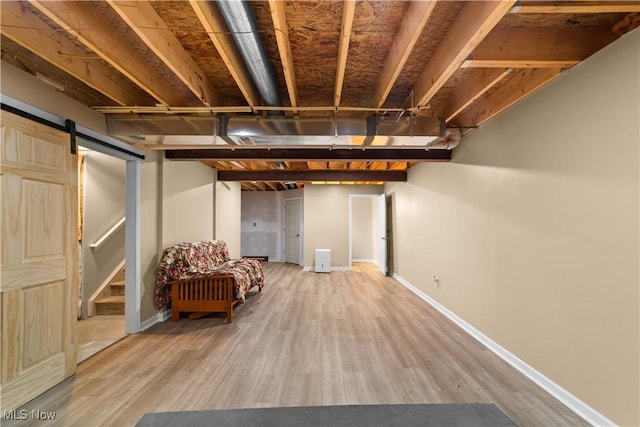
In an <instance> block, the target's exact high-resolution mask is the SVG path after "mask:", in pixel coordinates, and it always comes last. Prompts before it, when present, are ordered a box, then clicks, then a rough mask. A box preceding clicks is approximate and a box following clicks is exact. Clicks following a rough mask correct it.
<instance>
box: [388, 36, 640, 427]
mask: <svg viewBox="0 0 640 427" xmlns="http://www.w3.org/2000/svg"><path fill="white" fill-rule="evenodd" d="M638 46H640V30H635V31H634V32H633V33H631V34H628V35H627V36H625V37H624V38H623V39H621V40H619V41H617V42H615V43H614V44H612V45H610V46H609V47H607V48H605V49H604V50H602V51H601V52H599V53H596V54H595V55H594V56H592V57H591V58H589V59H587V60H586V61H585V62H584V63H582V64H580V65H578V66H576V67H575V68H574V69H572V70H571V71H569V72H567V73H565V74H564V75H562V76H560V77H558V78H557V79H556V80H554V81H553V82H551V83H550V84H548V85H546V86H545V87H543V88H542V89H541V90H540V91H539V92H536V93H535V94H533V95H531V96H529V97H528V98H526V99H525V100H523V101H522V102H520V103H518V104H516V105H515V106H514V107H512V108H511V109H509V110H507V111H506V112H504V113H503V114H501V115H500V116H499V117H497V118H496V119H494V120H492V121H490V122H489V123H487V124H486V125H484V126H482V127H481V128H479V129H477V130H475V131H473V132H471V133H470V134H469V135H468V136H466V137H464V138H463V141H462V143H461V145H460V146H459V147H458V148H457V149H456V151H455V153H454V156H453V161H452V162H451V163H449V164H444V163H440V164H436V163H430V164H420V165H418V166H416V167H413V168H411V169H410V170H409V180H408V182H407V183H404V184H389V185H387V186H386V187H385V188H386V191H387V192H390V193H392V196H393V200H394V206H393V217H394V221H393V227H394V242H395V243H394V251H395V254H394V255H395V265H394V267H395V272H396V273H397V274H398V275H399V276H401V277H402V278H403V279H405V280H407V281H408V282H410V283H411V284H413V285H414V286H416V287H417V288H419V289H420V290H421V291H423V292H425V293H426V294H427V295H429V296H430V297H432V298H434V299H435V300H436V301H438V302H439V303H440V304H442V305H444V306H445V307H446V308H448V309H449V310H451V311H453V312H454V313H455V314H456V315H458V316H459V317H461V318H462V319H463V320H465V321H466V322H468V323H469V324H471V325H472V326H474V327H475V328H476V329H478V330H480V331H481V332H482V333H484V334H485V335H487V336H489V337H490V338H491V339H493V340H494V341H496V342H497V343H498V344H500V345H501V346H503V347H504V348H506V349H507V350H508V351H510V352H512V353H513V354H514V355H516V356H517V357H519V358H520V359H522V360H524V361H525V362H526V363H528V364H529V365H530V366H532V367H533V368H535V369H536V370H538V371H539V372H541V373H542V374H543V375H545V376H546V377H547V378H550V379H551V380H552V381H554V382H555V383H557V384H558V385H560V386H561V387H563V388H564V389H566V390H568V391H569V392H570V393H572V394H573V395H574V396H576V397H577V398H578V399H581V400H582V401H583V402H585V403H586V404H587V405H589V406H591V407H592V408H594V409H595V410H596V411H599V412H600V413H601V414H602V415H604V416H605V417H608V418H609V419H611V420H613V421H614V422H616V423H619V424H621V425H639V424H640V408H639V405H640V394H639V393H640V351H639V347H640V318H639V312H640V307H639V306H640V304H639V302H640V301H639V300H640V295H639V294H640V293H639V288H640V286H639V283H640V277H639V269H638V265H639V260H640V250H639V242H640V239H639V238H640V228H639V218H640V210H639V202H640V185H639V174H640V168H639V163H640V160H639V155H640V151H639V147H640V124H639V121H640V106H639V104H640V83H639V80H640V79H639V77H638V76H640V49H638ZM433 275H437V276H439V278H440V287H435V286H434V285H433V283H432V282H431V279H430V278H431V277H432V276H433Z"/></svg>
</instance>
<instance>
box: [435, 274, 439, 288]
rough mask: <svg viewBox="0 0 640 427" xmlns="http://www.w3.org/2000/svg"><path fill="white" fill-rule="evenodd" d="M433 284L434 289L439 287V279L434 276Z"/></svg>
mask: <svg viewBox="0 0 640 427" xmlns="http://www.w3.org/2000/svg"><path fill="white" fill-rule="evenodd" d="M433 284H434V285H435V287H436V288H439V287H440V279H439V278H438V276H436V275H435V274H434V275H433Z"/></svg>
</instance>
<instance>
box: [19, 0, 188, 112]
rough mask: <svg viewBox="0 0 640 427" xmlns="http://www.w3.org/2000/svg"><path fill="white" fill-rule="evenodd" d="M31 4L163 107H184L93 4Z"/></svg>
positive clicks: (65, 2) (181, 101)
mask: <svg viewBox="0 0 640 427" xmlns="http://www.w3.org/2000/svg"><path fill="white" fill-rule="evenodd" d="M31 4H32V5H33V6H34V7H35V8H37V9H38V10H39V11H40V12H42V13H43V14H44V15H45V16H47V18H49V19H51V20H52V21H54V22H55V23H56V24H57V25H59V26H60V27H62V28H63V29H64V30H65V31H67V32H68V33H69V34H71V35H73V36H74V37H75V38H77V39H78V41H79V42H80V43H82V44H83V45H85V46H86V47H88V48H89V49H91V50H92V51H94V52H95V53H96V54H98V55H99V56H100V57H101V58H102V59H104V60H105V61H106V62H108V63H109V65H111V66H112V67H114V68H115V69H116V70H118V71H119V72H121V73H122V74H124V75H125V76H126V77H127V78H128V79H129V80H131V81H132V82H133V83H135V84H136V85H137V86H139V87H140V88H142V89H143V90H144V91H145V92H147V93H148V94H149V95H151V96H152V97H154V98H155V99H156V100H157V101H158V102H159V103H161V104H164V105H183V104H184V100H183V99H181V97H180V96H179V95H178V94H176V93H175V91H174V90H173V89H172V88H171V86H170V85H169V84H167V81H166V80H165V78H164V77H163V76H162V75H161V74H160V73H159V72H158V71H157V70H156V69H155V68H153V67H152V66H151V64H149V63H148V62H146V61H144V60H143V59H142V58H140V55H138V52H137V51H136V50H135V49H134V48H133V47H132V46H131V45H130V44H129V43H127V41H126V40H125V39H124V38H123V37H121V36H120V35H119V34H118V33H117V32H116V31H114V29H113V28H112V27H111V26H110V25H109V23H108V22H106V21H105V20H104V17H103V16H102V15H101V14H100V12H99V11H98V10H96V8H95V7H93V6H91V4H90V3H88V2H82V1H35V0H31Z"/></svg>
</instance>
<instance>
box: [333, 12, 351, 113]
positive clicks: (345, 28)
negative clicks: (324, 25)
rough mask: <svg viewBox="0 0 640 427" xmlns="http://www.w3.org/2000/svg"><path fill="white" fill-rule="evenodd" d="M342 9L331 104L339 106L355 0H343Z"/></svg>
mask: <svg viewBox="0 0 640 427" xmlns="http://www.w3.org/2000/svg"><path fill="white" fill-rule="evenodd" d="M342 4H343V9H342V26H341V27H340V45H339V46H338V66H337V68H336V85H335V88H334V90H333V105H334V106H336V107H339V106H340V99H341V98H342V85H343V83H344V73H345V70H346V68H347V54H348V52H349V43H350V41H351V29H352V28H353V17H354V15H355V12H356V1H355V0H345V1H344V2H343V3H342Z"/></svg>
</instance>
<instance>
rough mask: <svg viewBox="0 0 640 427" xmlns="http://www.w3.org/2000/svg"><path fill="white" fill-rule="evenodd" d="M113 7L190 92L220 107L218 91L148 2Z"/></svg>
mask: <svg viewBox="0 0 640 427" xmlns="http://www.w3.org/2000/svg"><path fill="white" fill-rule="evenodd" d="M107 2H108V3H109V5H110V6H111V8H112V9H113V10H114V11H115V12H116V13H117V14H118V15H119V16H120V17H121V18H122V20H123V21H125V22H126V23H127V25H129V27H130V28H131V29H132V30H133V31H134V32H135V33H136V34H137V35H138V37H140V39H141V40H142V41H143V42H144V43H145V44H146V45H147V46H148V47H149V49H151V51H153V53H155V54H156V55H157V56H158V58H160V59H161V60H162V62H164V63H165V65H167V67H168V68H169V69H170V70H171V71H173V72H174V74H175V75H176V76H177V77H178V78H179V79H180V80H181V81H182V83H184V84H185V85H186V86H187V87H188V88H189V90H190V91H191V92H192V93H193V94H194V95H195V96H196V97H197V98H198V99H199V100H200V101H202V103H203V104H204V105H206V106H214V105H219V104H220V97H219V95H218V92H217V91H216V89H215V88H214V87H213V85H212V84H211V82H210V81H209V79H208V78H207V76H206V75H205V73H204V72H203V71H202V70H201V69H200V67H199V66H198V65H197V64H196V63H195V61H194V60H193V58H192V57H191V55H190V54H189V53H188V52H187V51H185V49H184V47H183V46H182V45H181V44H180V41H178V39H177V38H176V36H174V35H173V33H172V32H171V29H170V28H169V27H168V26H167V24H165V23H164V21H163V20H162V19H161V18H160V16H158V14H157V13H156V11H155V10H154V9H153V6H151V3H149V2H148V1H129V0H127V1H124V0H107Z"/></svg>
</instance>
